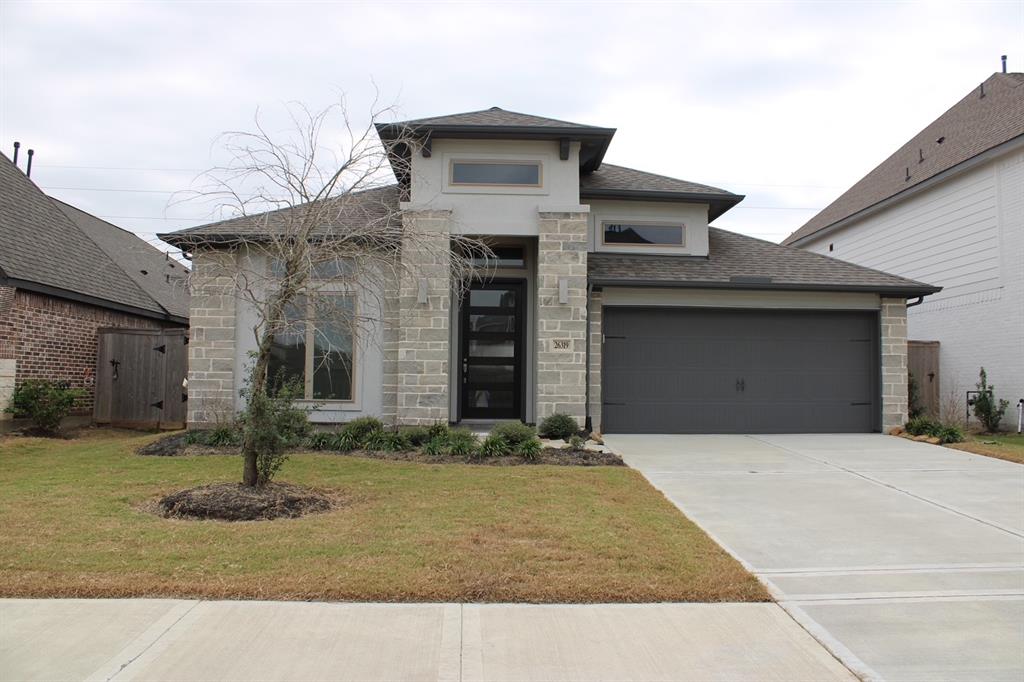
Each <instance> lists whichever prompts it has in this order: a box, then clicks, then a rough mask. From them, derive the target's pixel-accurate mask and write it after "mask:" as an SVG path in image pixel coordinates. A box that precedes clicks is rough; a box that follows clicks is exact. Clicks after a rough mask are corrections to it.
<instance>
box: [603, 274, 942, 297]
mask: <svg viewBox="0 0 1024 682" xmlns="http://www.w3.org/2000/svg"><path fill="white" fill-rule="evenodd" d="M590 282H591V284H592V285H593V286H611V287H660V288H663V289H737V290H744V289H745V290H753V291H842V292H860V293H869V294H879V295H880V296H896V297H904V298H914V297H924V296H928V295H930V294H937V293H938V292H940V291H942V287H936V286H927V285H923V286H918V287H897V286H893V287H880V286H872V285H865V284H798V283H788V284H787V283H785V282H780V283H773V282H760V283H759V282H684V281H679V280H640V279H621V278H607V277H606V278H600V277H598V278H595V279H592V280H590Z"/></svg>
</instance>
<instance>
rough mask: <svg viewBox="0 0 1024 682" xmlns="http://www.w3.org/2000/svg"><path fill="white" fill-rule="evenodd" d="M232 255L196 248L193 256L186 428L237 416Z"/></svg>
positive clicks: (234, 259) (228, 419)
mask: <svg viewBox="0 0 1024 682" xmlns="http://www.w3.org/2000/svg"><path fill="white" fill-rule="evenodd" d="M236 267H237V260H236V255H235V254H234V253H233V252H230V251H223V250H216V249H209V248H200V249H197V250H196V252H195V254H194V255H193V258H192V275H191V278H190V286H191V301H190V309H189V327H190V329H189V343H188V426H189V428H204V427H210V426H215V425H216V424H218V423H223V422H226V421H230V420H232V419H233V418H234V416H235V395H236V394H235V390H236V386H235V312H236V302H237V301H236V292H235V284H234V277H233V275H232V273H233V272H234V271H235V269H236Z"/></svg>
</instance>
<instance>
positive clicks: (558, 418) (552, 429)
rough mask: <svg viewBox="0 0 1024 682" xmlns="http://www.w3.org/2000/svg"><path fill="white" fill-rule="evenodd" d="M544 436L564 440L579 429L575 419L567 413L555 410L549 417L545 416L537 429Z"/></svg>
mask: <svg viewBox="0 0 1024 682" xmlns="http://www.w3.org/2000/svg"><path fill="white" fill-rule="evenodd" d="M537 430H538V432H539V433H540V435H541V436H543V437H544V438H561V439H562V440H565V439H566V438H568V437H569V436H571V435H573V434H574V433H576V432H578V431H579V430H580V427H579V425H578V424H577V423H576V420H575V419H573V418H572V417H570V416H569V415H567V414H562V413H561V412H556V413H554V414H553V415H551V416H550V417H545V418H544V420H543V421H542V422H541V423H540V428H538V429H537Z"/></svg>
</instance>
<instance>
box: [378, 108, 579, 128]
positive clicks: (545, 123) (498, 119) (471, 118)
mask: <svg viewBox="0 0 1024 682" xmlns="http://www.w3.org/2000/svg"><path fill="white" fill-rule="evenodd" d="M398 125H405V126H409V127H420V126H481V127H487V126H494V127H522V128H581V129H586V128H593V127H594V126H588V125H585V124H582V123H572V122H571V121H560V120H558V119H556V118H546V117H544V116H534V115H533V114H523V113H520V112H518V111H506V110H505V109H501V108H500V107H491V108H490V109H481V110H480V111H467V112H463V113H461V114H446V115H444V116H429V117H427V118H416V119H412V120H410V121H400V122H399V123H398Z"/></svg>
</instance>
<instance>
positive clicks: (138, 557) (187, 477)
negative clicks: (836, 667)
mask: <svg viewBox="0 0 1024 682" xmlns="http://www.w3.org/2000/svg"><path fill="white" fill-rule="evenodd" d="M154 439H155V436H137V435H131V434H126V433H124V432H116V431H103V430H97V431H87V432H85V433H84V435H83V436H81V437H80V438H78V439H75V440H69V441H57V440H47V439H38V438H19V437H7V438H0V596H8V597H12V596H31V597H44V596H45V597H52V596H65V597H72V596H79V597H128V596H166V597H170V596H179V597H186V596H187V597H206V598H252V599H320V600H367V601H509V602H517V601H534V602H646V601H764V600H767V599H768V596H767V594H766V592H765V590H764V589H763V588H762V587H761V585H760V584H759V583H758V582H757V581H756V579H755V578H753V577H752V576H751V575H750V574H748V573H747V572H746V571H745V570H744V569H743V568H742V567H741V566H740V565H739V564H738V563H737V562H736V561H734V560H733V559H732V558H731V557H729V556H728V555H727V554H726V553H725V552H724V551H723V550H722V549H721V548H719V547H718V546H717V545H716V544H715V543H714V542H712V541H711V540H710V539H709V538H708V537H707V536H706V535H705V534H704V533H703V532H702V531H701V530H700V529H698V528H697V527H696V526H695V525H694V524H693V523H691V522H690V521H689V520H687V519H686V518H684V517H683V516H682V515H680V513H679V512H678V511H677V510H676V508H675V507H674V506H672V505H671V504H670V503H669V502H668V501H667V500H665V498H664V497H663V496H662V495H661V494H660V493H659V492H657V491H656V490H654V489H653V488H652V487H651V486H650V485H649V484H648V483H647V482H646V481H645V480H644V479H643V477H642V476H641V475H640V474H639V473H637V472H636V471H633V470H632V469H629V468H626V467H608V466H598V467H571V466H542V465H536V466H517V467H484V466H473V465H466V464H417V463H406V462H388V461H379V460H371V459H362V458H356V457H347V456H339V455H330V454H302V455H293V456H292V457H291V459H290V460H289V461H288V462H287V463H286V464H285V467H284V469H283V470H282V472H281V475H280V476H279V479H280V480H281V481H286V482H290V483H296V484H303V485H308V486H314V487H320V488H324V489H329V490H331V491H335V492H336V493H337V494H338V495H339V496H340V497H341V499H342V500H344V504H343V505H342V506H341V507H340V508H338V509H335V510H333V511H331V512H328V513H326V514H317V515H313V516H307V517H304V518H301V519H286V520H278V521H262V522H244V523H228V522H221V521H181V520H169V519H164V518H161V517H158V516H156V515H154V514H152V513H151V512H150V511H149V509H150V508H151V506H152V504H153V502H154V501H155V500H157V499H159V498H160V497H161V496H162V495H165V494H168V493H171V492H174V491H177V490H180V489H182V488H187V487H191V486H196V485H200V484H204V483H213V482H218V481H235V480H238V478H239V477H240V474H241V463H240V459H239V458H238V457H236V456H188V457H141V456H138V455H136V454H134V451H135V449H136V448H137V447H138V446H140V445H141V444H144V443H146V442H148V441H151V440H154Z"/></svg>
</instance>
